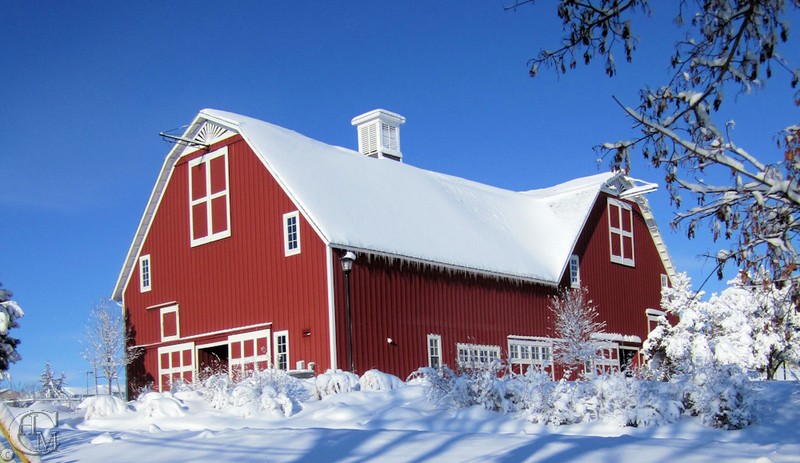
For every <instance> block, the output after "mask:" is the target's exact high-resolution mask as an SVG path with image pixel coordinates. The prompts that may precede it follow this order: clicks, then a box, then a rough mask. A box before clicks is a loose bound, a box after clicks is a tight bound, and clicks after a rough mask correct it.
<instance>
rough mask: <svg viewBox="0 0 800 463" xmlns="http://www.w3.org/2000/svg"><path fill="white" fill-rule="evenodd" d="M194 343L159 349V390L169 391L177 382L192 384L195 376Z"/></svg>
mask: <svg viewBox="0 0 800 463" xmlns="http://www.w3.org/2000/svg"><path fill="white" fill-rule="evenodd" d="M194 364H195V359H194V343H193V342H186V343H183V344H175V345H172V346H165V347H159V348H158V390H159V391H164V390H165V388H166V389H169V387H170V385H171V384H172V383H173V382H174V381H177V380H183V381H186V382H191V381H192V380H193V376H194Z"/></svg>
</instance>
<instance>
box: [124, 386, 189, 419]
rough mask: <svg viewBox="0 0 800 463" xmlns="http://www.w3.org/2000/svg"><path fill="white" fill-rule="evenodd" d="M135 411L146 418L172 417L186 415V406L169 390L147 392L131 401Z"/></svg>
mask: <svg viewBox="0 0 800 463" xmlns="http://www.w3.org/2000/svg"><path fill="white" fill-rule="evenodd" d="M133 407H134V409H135V410H136V411H137V412H141V413H142V414H143V415H144V416H145V417H147V418H170V417H172V418H174V417H179V416H185V415H186V409H187V407H186V406H185V405H183V404H182V403H181V402H180V401H179V400H177V399H176V398H174V397H173V396H172V394H171V393H169V392H164V393H162V392H148V393H147V394H143V395H141V396H139V398H138V399H137V400H136V401H135V402H134V403H133Z"/></svg>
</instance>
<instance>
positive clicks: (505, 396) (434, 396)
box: [410, 361, 517, 413]
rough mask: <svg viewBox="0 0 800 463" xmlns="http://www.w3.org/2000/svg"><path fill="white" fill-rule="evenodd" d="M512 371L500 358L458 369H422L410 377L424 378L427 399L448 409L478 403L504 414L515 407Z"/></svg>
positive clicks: (487, 408) (445, 366)
mask: <svg viewBox="0 0 800 463" xmlns="http://www.w3.org/2000/svg"><path fill="white" fill-rule="evenodd" d="M510 378H511V374H510V372H508V371H507V369H506V367H505V365H503V364H502V363H501V362H499V361H495V362H491V363H489V364H488V365H473V366H471V367H469V368H461V369H459V370H458V371H454V370H452V369H450V368H449V367H448V366H447V365H444V366H442V367H441V368H440V369H436V368H428V367H425V368H420V369H418V370H417V371H416V372H415V373H412V375H411V376H410V379H421V380H423V381H424V382H426V383H427V384H428V385H429V387H430V389H429V391H428V399H429V400H431V401H433V402H435V403H437V404H439V405H441V406H444V407H448V408H466V407H471V406H473V405H479V406H481V407H483V408H484V409H486V410H492V411H501V412H504V413H508V412H511V411H513V410H515V409H516V405H515V402H516V400H517V397H516V396H515V390H514V388H513V386H512V387H509V384H508V382H509V380H510Z"/></svg>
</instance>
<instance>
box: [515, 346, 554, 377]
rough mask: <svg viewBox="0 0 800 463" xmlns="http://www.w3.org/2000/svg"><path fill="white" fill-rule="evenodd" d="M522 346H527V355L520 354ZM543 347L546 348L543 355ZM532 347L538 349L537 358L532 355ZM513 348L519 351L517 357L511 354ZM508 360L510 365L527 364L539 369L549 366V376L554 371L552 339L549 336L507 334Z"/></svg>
mask: <svg viewBox="0 0 800 463" xmlns="http://www.w3.org/2000/svg"><path fill="white" fill-rule="evenodd" d="M515 347H516V348H515ZM523 347H527V348H528V350H529V352H530V354H529V355H528V356H527V357H523V356H522V355H521V348H523ZM545 348H546V349H547V355H546V356H545V355H544V353H545V350H544V349H545ZM534 349H536V350H537V351H538V358H535V357H536V356H534V355H533V352H534ZM515 350H516V351H519V352H520V355H519V357H518V358H517V357H515V356H514V355H513V352H514V351H515ZM545 357H546V358H545ZM508 362H509V363H510V364H512V365H528V366H532V367H536V368H539V369H541V370H545V369H546V368H550V376H553V374H554V373H555V372H554V369H553V340H552V339H551V338H543V337H533V336H509V337H508Z"/></svg>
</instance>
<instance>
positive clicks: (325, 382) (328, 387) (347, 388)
mask: <svg viewBox="0 0 800 463" xmlns="http://www.w3.org/2000/svg"><path fill="white" fill-rule="evenodd" d="M359 389H360V384H359V382H358V376H356V375H355V374H353V373H350V372H349V371H342V370H328V371H326V372H325V373H323V374H321V375H318V376H317V377H316V381H315V383H314V396H315V397H316V398H317V399H319V400H322V399H323V398H325V397H327V396H329V395H335V394H341V393H343V392H351V391H358V390H359Z"/></svg>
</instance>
